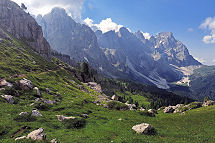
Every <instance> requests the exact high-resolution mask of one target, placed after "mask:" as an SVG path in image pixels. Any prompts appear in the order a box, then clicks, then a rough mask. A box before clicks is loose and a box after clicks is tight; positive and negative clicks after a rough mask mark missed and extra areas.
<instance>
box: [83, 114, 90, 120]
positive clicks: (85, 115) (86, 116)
mask: <svg viewBox="0 0 215 143" xmlns="http://www.w3.org/2000/svg"><path fill="white" fill-rule="evenodd" d="M81 117H83V118H86V119H87V118H89V116H88V115H87V114H81Z"/></svg>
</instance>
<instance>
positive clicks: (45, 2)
mask: <svg viewBox="0 0 215 143" xmlns="http://www.w3.org/2000/svg"><path fill="white" fill-rule="evenodd" d="M12 1H14V2H16V3H17V4H19V5H20V4H21V3H24V4H25V5H26V6H27V8H28V12H30V13H31V14H33V15H38V14H42V15H44V14H47V13H49V12H50V11H51V10H52V8H54V7H61V8H64V9H65V10H66V11H67V12H68V14H69V15H70V16H72V17H73V18H74V19H81V12H82V7H83V4H84V1H85V0H12Z"/></svg>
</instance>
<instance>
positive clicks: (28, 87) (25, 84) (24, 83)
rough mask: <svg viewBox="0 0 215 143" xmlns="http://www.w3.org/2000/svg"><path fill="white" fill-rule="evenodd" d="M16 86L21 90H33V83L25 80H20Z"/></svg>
mask: <svg viewBox="0 0 215 143" xmlns="http://www.w3.org/2000/svg"><path fill="white" fill-rule="evenodd" d="M18 85H19V87H20V88H21V89H22V90H32V89H33V83H32V82H31V81H30V80H27V79H25V78H23V79H22V80H20V81H19V83H18Z"/></svg>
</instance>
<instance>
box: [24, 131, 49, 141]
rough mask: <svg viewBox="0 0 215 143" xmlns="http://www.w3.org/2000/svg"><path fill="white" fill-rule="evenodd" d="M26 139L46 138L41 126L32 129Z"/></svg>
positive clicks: (39, 139) (40, 139)
mask: <svg viewBox="0 0 215 143" xmlns="http://www.w3.org/2000/svg"><path fill="white" fill-rule="evenodd" d="M27 138H28V139H32V140H38V141H42V140H45V139H46V134H45V133H44V129H43V128H39V129H37V130H34V131H32V132H31V133H29V134H28V136H27Z"/></svg>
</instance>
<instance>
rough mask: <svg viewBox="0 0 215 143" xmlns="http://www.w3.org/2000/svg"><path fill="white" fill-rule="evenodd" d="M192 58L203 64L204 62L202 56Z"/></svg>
mask: <svg viewBox="0 0 215 143" xmlns="http://www.w3.org/2000/svg"><path fill="white" fill-rule="evenodd" d="M194 59H196V60H197V61H199V62H200V63H202V64H204V63H205V62H206V60H205V59H203V58H198V57H194Z"/></svg>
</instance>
